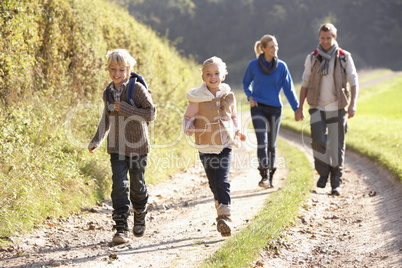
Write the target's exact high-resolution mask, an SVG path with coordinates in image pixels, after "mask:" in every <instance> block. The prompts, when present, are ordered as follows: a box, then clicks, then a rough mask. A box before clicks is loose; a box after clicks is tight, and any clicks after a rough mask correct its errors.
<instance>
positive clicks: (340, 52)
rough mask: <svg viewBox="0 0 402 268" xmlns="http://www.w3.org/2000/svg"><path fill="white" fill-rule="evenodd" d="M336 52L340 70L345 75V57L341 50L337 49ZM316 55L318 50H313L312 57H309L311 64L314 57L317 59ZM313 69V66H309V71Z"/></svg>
mask: <svg viewBox="0 0 402 268" xmlns="http://www.w3.org/2000/svg"><path fill="white" fill-rule="evenodd" d="M338 51H339V54H338V55H339V62H340V64H341V68H342V70H343V72H344V73H346V57H345V53H344V52H343V49H342V48H340V47H338ZM317 54H318V49H316V50H314V52H313V55H312V57H311V63H313V61H314V59H315V57H317ZM312 68H313V64H312V65H311V69H312Z"/></svg>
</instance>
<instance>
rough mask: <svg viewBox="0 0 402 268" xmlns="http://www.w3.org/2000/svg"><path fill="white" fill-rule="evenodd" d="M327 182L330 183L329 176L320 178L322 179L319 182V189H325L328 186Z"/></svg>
mask: <svg viewBox="0 0 402 268" xmlns="http://www.w3.org/2000/svg"><path fill="white" fill-rule="evenodd" d="M327 181H328V176H320V178H319V179H318V181H317V187H319V188H325V185H327Z"/></svg>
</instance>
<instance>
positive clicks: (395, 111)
mask: <svg viewBox="0 0 402 268" xmlns="http://www.w3.org/2000/svg"><path fill="white" fill-rule="evenodd" d="M379 74H388V72H387V71H382V70H381V71H380V72H379ZM373 77H375V78H379V77H381V76H380V75H378V74H375V73H374V75H373ZM401 99H402V76H401V75H398V76H395V77H393V78H390V79H388V80H386V81H384V82H382V83H380V84H375V85H373V86H370V87H367V88H363V89H361V90H360V93H359V98H358V103H357V112H356V115H355V117H354V118H352V119H350V120H349V121H348V126H349V128H348V133H347V134H346V146H347V148H349V149H352V150H354V151H356V152H358V153H361V154H363V155H365V156H367V157H369V158H371V159H373V160H375V161H377V162H378V163H379V164H381V165H382V166H384V167H386V168H387V169H389V170H390V171H391V172H392V174H393V175H395V176H396V177H397V178H398V179H399V180H400V181H401V182H402V151H401V133H402V124H401V120H402V106H401V104H400V100H401ZM304 112H305V114H306V118H305V119H304V121H303V122H295V121H294V113H293V111H292V110H291V109H290V107H289V106H286V107H284V109H283V120H282V127H286V128H289V129H293V130H295V131H298V132H301V131H303V132H304V133H305V134H306V135H310V126H309V117H308V115H309V114H308V105H307V104H305V106H304Z"/></svg>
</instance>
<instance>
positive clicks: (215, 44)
mask: <svg viewBox="0 0 402 268" xmlns="http://www.w3.org/2000/svg"><path fill="white" fill-rule="evenodd" d="M114 1H115V2H116V3H118V4H120V5H122V6H123V7H125V8H126V9H127V10H129V12H130V14H131V15H133V16H134V17H135V18H136V19H137V20H139V21H141V22H143V23H145V24H147V25H150V26H151V27H152V29H153V30H155V31H157V32H159V33H160V34H161V35H162V36H165V37H167V38H168V39H169V40H170V41H171V42H172V44H174V45H175V46H176V48H177V49H178V50H179V51H180V53H181V54H182V55H185V56H192V57H194V59H195V60H196V61H197V62H199V63H200V62H202V61H203V60H205V59H206V58H208V57H210V56H213V55H216V56H219V57H221V58H222V59H223V60H224V61H225V62H226V63H227V64H228V71H229V75H228V77H227V82H228V83H229V84H231V85H241V81H242V78H243V74H244V71H245V69H246V67H247V64H248V62H249V61H250V60H251V59H254V58H255V54H254V49H253V47H254V43H255V41H257V40H259V39H260V38H261V37H262V36H263V35H264V34H272V35H275V36H276V37H277V39H278V43H279V58H281V59H283V60H284V61H285V62H286V63H287V64H288V66H289V68H290V71H291V73H292V77H293V80H295V81H300V80H301V75H302V72H303V67H304V60H305V58H306V56H307V54H308V53H310V52H311V51H313V50H314V49H315V48H316V47H317V44H318V32H317V31H318V27H319V26H320V24H322V23H323V22H332V23H333V24H334V25H335V26H336V27H337V29H338V38H337V40H338V43H339V45H340V46H341V47H342V48H344V49H346V50H348V51H350V52H351V53H352V54H353V59H354V61H355V64H356V66H357V68H358V69H363V68H374V67H375V68H378V67H380V68H391V69H394V70H395V69H401V68H402V56H401V53H400V48H401V47H402V16H401V15H400V14H401V11H402V1H401V0H337V1H333V0H114Z"/></svg>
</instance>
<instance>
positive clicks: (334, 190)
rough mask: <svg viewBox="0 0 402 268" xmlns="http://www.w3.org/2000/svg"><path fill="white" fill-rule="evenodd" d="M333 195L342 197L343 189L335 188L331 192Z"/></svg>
mask: <svg viewBox="0 0 402 268" xmlns="http://www.w3.org/2000/svg"><path fill="white" fill-rule="evenodd" d="M331 195H336V196H340V195H341V188H340V187H337V188H333V189H332V191H331Z"/></svg>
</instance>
